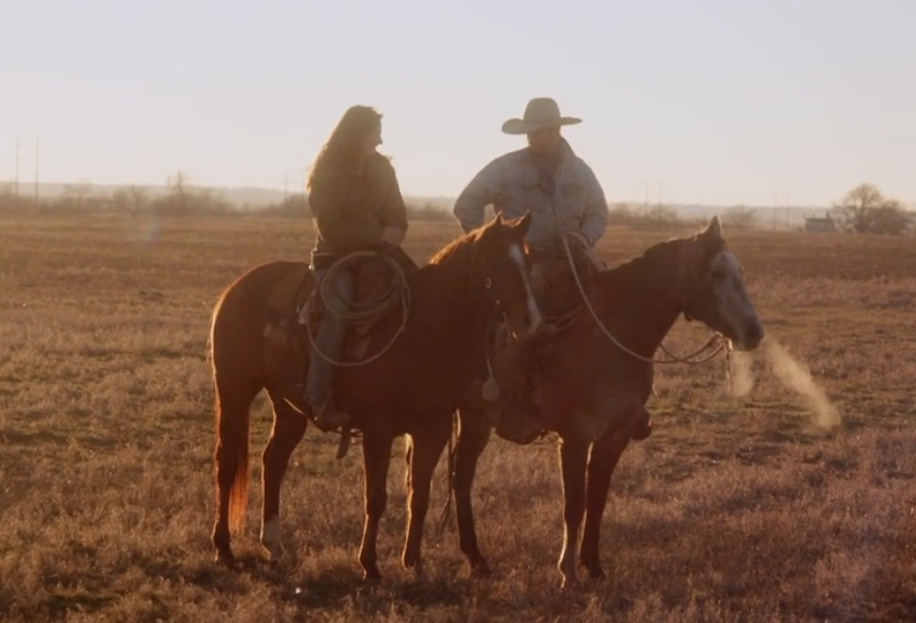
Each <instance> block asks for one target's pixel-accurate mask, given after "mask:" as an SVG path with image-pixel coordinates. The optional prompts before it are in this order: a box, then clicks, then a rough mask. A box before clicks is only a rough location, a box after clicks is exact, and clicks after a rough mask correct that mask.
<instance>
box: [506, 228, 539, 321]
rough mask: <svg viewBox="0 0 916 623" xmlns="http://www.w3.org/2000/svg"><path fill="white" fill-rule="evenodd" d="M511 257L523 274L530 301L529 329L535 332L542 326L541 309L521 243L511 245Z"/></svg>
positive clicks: (523, 281) (526, 293) (526, 292)
mask: <svg viewBox="0 0 916 623" xmlns="http://www.w3.org/2000/svg"><path fill="white" fill-rule="evenodd" d="M509 259H511V260H512V261H513V262H515V265H516V266H518V270H519V272H520V273H521V275H522V283H524V284H525V296H526V297H527V302H528V331H529V332H531V333H534V332H535V331H537V329H538V327H540V326H541V310H540V308H538V304H537V301H536V300H535V298H534V291H533V290H532V289H531V283H530V282H529V281H528V273H527V271H526V270H525V254H524V252H523V251H522V248H521V247H520V246H519V245H517V244H513V245H511V246H510V247H509Z"/></svg>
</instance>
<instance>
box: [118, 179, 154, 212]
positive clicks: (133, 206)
mask: <svg viewBox="0 0 916 623" xmlns="http://www.w3.org/2000/svg"><path fill="white" fill-rule="evenodd" d="M148 203H149V196H148V194H147V192H146V189H145V188H143V187H142V186H129V187H127V188H119V189H118V190H116V191H114V193H112V195H111V204H112V206H113V207H114V209H115V210H116V211H117V212H126V213H127V214H130V215H132V216H136V215H137V214H139V213H141V212H142V211H143V210H144V209H146V206H147V204H148Z"/></svg>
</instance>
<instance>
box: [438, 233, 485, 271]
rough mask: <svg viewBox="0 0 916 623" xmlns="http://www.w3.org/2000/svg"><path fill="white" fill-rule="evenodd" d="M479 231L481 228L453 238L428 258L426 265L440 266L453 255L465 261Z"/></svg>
mask: <svg viewBox="0 0 916 623" xmlns="http://www.w3.org/2000/svg"><path fill="white" fill-rule="evenodd" d="M481 229H482V228H478V229H474V230H471V231H469V232H468V233H466V234H462V235H461V236H459V237H457V238H455V239H454V240H452V241H451V242H449V243H448V244H447V245H445V246H444V247H443V248H441V249H439V251H437V252H436V254H435V255H434V256H432V258H430V260H429V262H428V264H437V265H438V264H441V263H442V262H443V260H447V259H450V258H451V257H452V256H453V255H454V256H458V257H459V258H461V259H465V256H470V254H471V247H472V245H473V244H474V241H476V240H477V238H478V237H479V236H480V232H481Z"/></svg>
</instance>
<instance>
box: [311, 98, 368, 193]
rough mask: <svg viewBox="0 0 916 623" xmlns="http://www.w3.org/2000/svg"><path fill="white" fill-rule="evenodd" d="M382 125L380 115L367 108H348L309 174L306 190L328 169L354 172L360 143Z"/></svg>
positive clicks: (358, 156)
mask: <svg viewBox="0 0 916 623" xmlns="http://www.w3.org/2000/svg"><path fill="white" fill-rule="evenodd" d="M381 123H382V115H381V114H379V113H378V112H377V111H376V110H375V109H374V108H372V107H370V106H360V105H356V106H351V107H350V108H348V109H347V111H346V112H345V113H344V114H343V116H342V117H341V118H340V121H338V122H337V127H335V128H334V131H333V132H331V136H330V138H328V142H327V143H325V144H324V146H323V147H322V148H321V151H320V152H318V157H317V158H316V159H315V164H314V165H313V166H312V172H311V173H310V174H309V180H308V189H309V190H311V189H312V184H313V183H314V181H315V180H316V179H317V178H319V177H321V176H322V175H323V174H324V173H325V171H327V170H328V168H330V167H339V168H341V169H343V170H345V171H356V168H357V165H358V163H359V158H360V156H361V154H360V153H359V150H360V141H361V140H362V139H363V137H365V136H366V135H368V134H371V133H373V132H376V131H377V130H378V129H379V126H380V125H381Z"/></svg>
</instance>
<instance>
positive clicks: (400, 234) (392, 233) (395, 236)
mask: <svg viewBox="0 0 916 623" xmlns="http://www.w3.org/2000/svg"><path fill="white" fill-rule="evenodd" d="M382 242H384V243H386V244H390V245H392V246H395V247H399V246H401V243H402V242H404V231H403V230H400V229H398V228H397V227H385V228H384V229H382Z"/></svg>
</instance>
